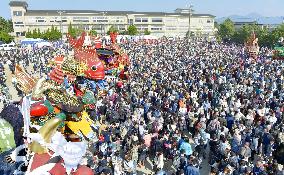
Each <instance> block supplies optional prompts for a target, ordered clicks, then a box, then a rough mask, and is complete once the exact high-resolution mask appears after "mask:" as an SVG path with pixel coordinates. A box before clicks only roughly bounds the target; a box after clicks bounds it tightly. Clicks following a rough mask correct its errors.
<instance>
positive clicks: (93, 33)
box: [89, 29, 98, 36]
mask: <svg viewBox="0 0 284 175" xmlns="http://www.w3.org/2000/svg"><path fill="white" fill-rule="evenodd" d="M89 33H90V34H91V35H93V36H97V34H98V32H97V31H96V30H94V29H92V30H90V32H89Z"/></svg>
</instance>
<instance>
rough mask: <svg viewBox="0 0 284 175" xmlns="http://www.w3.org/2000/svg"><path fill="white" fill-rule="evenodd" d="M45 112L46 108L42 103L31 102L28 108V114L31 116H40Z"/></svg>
mask: <svg viewBox="0 0 284 175" xmlns="http://www.w3.org/2000/svg"><path fill="white" fill-rule="evenodd" d="M47 114H48V108H47V107H46V106H44V105H43V104H42V103H35V104H32V106H31V110H30V115H31V116H32V117H40V116H45V115H47Z"/></svg>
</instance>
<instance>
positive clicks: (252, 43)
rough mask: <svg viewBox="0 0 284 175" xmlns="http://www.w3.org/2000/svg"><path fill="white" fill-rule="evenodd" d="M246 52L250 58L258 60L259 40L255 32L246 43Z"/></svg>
mask: <svg viewBox="0 0 284 175" xmlns="http://www.w3.org/2000/svg"><path fill="white" fill-rule="evenodd" d="M245 51H246V52H247V54H248V56H249V57H250V58H253V59H255V60H256V59H257V57H258V53H259V46H258V38H257V37H256V35H255V33H254V32H253V33H252V34H251V36H250V37H249V39H248V41H246V42H245Z"/></svg>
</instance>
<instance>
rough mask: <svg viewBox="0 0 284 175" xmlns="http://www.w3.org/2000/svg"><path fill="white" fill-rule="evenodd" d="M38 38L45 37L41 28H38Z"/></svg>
mask: <svg viewBox="0 0 284 175" xmlns="http://www.w3.org/2000/svg"><path fill="white" fill-rule="evenodd" d="M37 38H43V34H42V33H41V32H40V30H39V28H38V29H37Z"/></svg>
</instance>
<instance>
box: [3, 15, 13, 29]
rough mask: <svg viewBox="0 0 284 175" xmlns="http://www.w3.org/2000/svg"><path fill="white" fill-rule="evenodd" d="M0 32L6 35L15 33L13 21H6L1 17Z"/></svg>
mask: <svg viewBox="0 0 284 175" xmlns="http://www.w3.org/2000/svg"><path fill="white" fill-rule="evenodd" d="M0 31H4V32H6V33H10V32H13V23H12V20H6V19H4V18H3V17H0Z"/></svg>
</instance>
